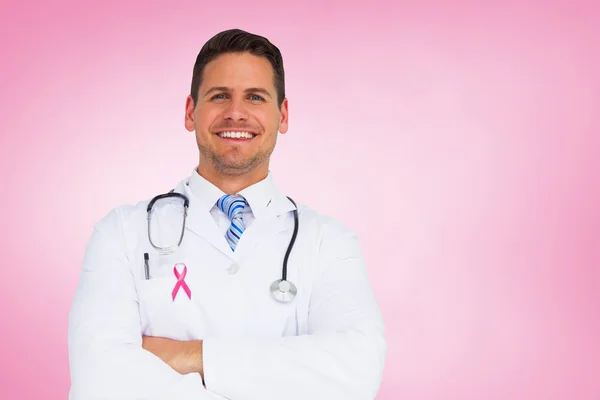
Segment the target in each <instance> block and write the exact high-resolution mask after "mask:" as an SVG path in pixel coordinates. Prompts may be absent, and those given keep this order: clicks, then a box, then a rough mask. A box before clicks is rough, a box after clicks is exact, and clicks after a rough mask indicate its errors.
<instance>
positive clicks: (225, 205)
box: [217, 194, 248, 251]
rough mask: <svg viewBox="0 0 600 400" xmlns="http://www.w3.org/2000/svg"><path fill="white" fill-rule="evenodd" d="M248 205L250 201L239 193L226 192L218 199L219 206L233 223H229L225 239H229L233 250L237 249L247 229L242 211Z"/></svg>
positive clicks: (228, 241)
mask: <svg viewBox="0 0 600 400" xmlns="http://www.w3.org/2000/svg"><path fill="white" fill-rule="evenodd" d="M247 205H248V202H247V201H246V199H245V198H244V197H243V196H241V195H239V194H237V195H230V194H226V195H225V196H223V197H221V198H220V199H219V200H217V207H219V208H220V209H221V211H223V212H224V213H225V214H227V216H228V217H229V219H230V220H231V225H229V229H228V230H227V233H226V234H225V239H227V243H229V247H231V250H233V251H235V247H236V246H237V244H238V242H239V240H240V238H241V237H242V233H244V229H246V227H245V226H244V221H242V211H244V207H246V206H247Z"/></svg>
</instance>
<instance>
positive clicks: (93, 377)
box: [69, 29, 386, 400]
mask: <svg viewBox="0 0 600 400" xmlns="http://www.w3.org/2000/svg"><path fill="white" fill-rule="evenodd" d="M284 81H285V80H284V69H283V61H282V57H281V54H280V52H279V50H278V48H277V47H276V46H274V45H273V44H272V43H271V42H270V41H269V40H267V39H266V38H264V37H262V36H258V35H254V34H251V33H248V32H244V31H241V30H237V29H233V30H228V31H224V32H221V33H219V34H217V35H215V36H214V37H213V38H211V39H210V40H209V41H208V42H207V43H206V44H205V45H204V46H203V47H202V49H201V51H200V53H199V55H198V57H197V60H196V64H195V66H194V70H193V77H192V85H191V91H190V95H189V96H188V98H187V100H186V104H185V127H186V128H187V130H189V131H190V132H195V135H196V141H197V145H198V149H199V153H200V154H199V161H198V163H197V165H196V166H195V167H194V168H193V169H192V172H191V174H190V176H188V177H186V178H185V179H183V180H181V181H180V182H179V183H177V184H176V185H175V188H174V189H173V192H174V193H171V194H165V195H161V196H159V197H157V198H155V199H147V200H143V201H140V202H139V203H138V204H135V205H122V206H119V207H116V208H115V209H113V210H112V211H111V212H110V213H108V215H107V216H106V217H105V218H103V219H102V220H101V221H99V222H98V223H97V224H96V225H95V227H94V228H95V229H94V231H93V234H92V237H91V238H90V240H89V243H88V246H87V248H86V252H85V257H84V260H83V267H82V272H81V277H80V282H79V285H78V288H77V292H76V295H75V298H74V300H73V305H72V310H71V314H70V317H69V359H70V369H71V379H72V385H71V391H70V399H71V400H88V399H178V400H179V399H195V400H207V399H230V400H245V399H260V400H271V399H273V400H274V399H280V398H285V399H286V400H305V399H310V398H317V399H328V400H331V399H340V400H342V399H343V400H353V399H356V400H363V399H364V400H366V399H374V398H375V396H376V394H377V392H378V390H379V386H380V383H381V378H382V374H383V366H384V359H385V353H386V342H385V339H384V325H383V321H382V317H381V314H380V311H379V308H378V305H377V302H376V299H375V296H374V294H373V292H372V289H371V286H370V284H369V281H368V277H367V269H366V266H365V262H364V258H363V256H362V253H361V250H360V247H359V244H358V238H357V235H356V233H355V232H354V231H353V230H351V229H349V228H347V227H346V226H344V225H343V224H342V223H341V222H339V221H337V220H335V219H333V218H331V217H328V216H325V215H322V214H319V213H318V212H316V211H315V210H313V209H311V208H310V207H308V206H306V205H304V204H300V203H296V202H295V201H293V200H292V199H291V198H289V197H287V196H286V195H285V194H283V193H282V192H281V191H280V190H279V189H278V188H277V186H276V185H275V183H274V178H273V175H272V173H271V171H270V168H269V160H270V156H271V154H272V153H273V151H274V149H275V145H276V142H277V137H278V135H279V134H284V133H286V132H287V131H288V100H287V98H286V95H285V83H284ZM165 199H170V200H169V201H168V202H167V203H166V204H165V203H162V202H163V200H165ZM178 201H180V203H177V202H178ZM184 201H185V202H187V204H186V206H187V208H186V206H184ZM339 201H342V200H339ZM182 217H183V218H182ZM157 220H158V221H159V222H156V221H157ZM182 223H183V225H182ZM169 232H175V233H176V234H177V235H176V236H174V238H175V242H174V243H171V244H174V246H169V247H170V248H171V249H174V251H165V250H164V248H163V249H161V248H160V247H161V246H157V245H156V243H155V241H157V242H160V243H163V242H164V241H165V240H166V241H167V242H168V241H169V240H167V239H165V237H171V236H169ZM179 233H181V234H182V235H183V236H181V237H179V238H180V240H179V242H178V241H177V237H178V235H179ZM151 237H152V238H154V240H155V241H152V240H151ZM163 244H164V243H163Z"/></svg>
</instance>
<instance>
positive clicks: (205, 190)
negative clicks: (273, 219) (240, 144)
mask: <svg viewBox="0 0 600 400" xmlns="http://www.w3.org/2000/svg"><path fill="white" fill-rule="evenodd" d="M189 189H190V190H191V192H192V193H193V194H194V197H195V198H196V199H197V200H198V206H199V207H200V208H201V209H202V210H203V211H206V212H210V210H211V209H212V208H213V207H214V206H215V204H216V203H217V200H219V199H220V198H221V197H222V196H224V195H225V193H224V192H223V191H222V190H221V189H219V188H218V187H217V186H215V185H214V184H213V183H212V182H210V181H208V180H207V179H205V178H204V177H203V176H201V175H200V174H198V171H197V169H196V168H195V169H194V170H193V171H192V174H191V176H190V177H189ZM237 194H240V195H242V196H244V198H245V199H246V200H247V201H248V204H249V205H250V209H251V210H252V214H253V215H254V218H255V219H258V218H263V217H264V216H265V215H269V214H270V215H274V216H279V215H282V214H284V213H286V212H288V211H291V210H293V209H295V207H294V206H293V204H291V203H290V202H289V200H288V199H287V198H286V196H285V195H283V193H282V192H281V191H279V189H278V188H277V186H275V183H274V182H273V174H272V173H271V171H269V172H268V174H267V176H266V178H265V179H263V180H261V181H259V182H257V183H255V184H253V185H250V186H248V187H246V188H244V189H242V190H241V191H240V192H239V193H237ZM286 203H288V204H286Z"/></svg>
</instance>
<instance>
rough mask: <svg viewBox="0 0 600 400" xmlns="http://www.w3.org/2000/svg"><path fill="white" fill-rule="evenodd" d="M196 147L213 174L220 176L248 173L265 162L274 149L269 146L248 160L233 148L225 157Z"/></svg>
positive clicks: (273, 146)
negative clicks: (212, 170)
mask: <svg viewBox="0 0 600 400" xmlns="http://www.w3.org/2000/svg"><path fill="white" fill-rule="evenodd" d="M198 147H199V150H200V155H201V156H202V157H203V158H204V160H205V161H206V162H207V163H208V164H210V165H211V167H212V168H213V169H214V171H215V172H217V173H218V174H220V175H229V176H240V175H244V174H247V173H249V172H250V171H252V170H254V169H256V168H258V167H259V166H260V165H262V164H263V163H264V162H267V161H268V160H269V159H270V157H271V154H272V153H273V150H274V149H275V144H273V145H271V146H270V147H269V148H268V149H264V150H259V151H258V152H257V153H256V154H254V155H253V156H251V157H249V158H246V157H244V156H242V155H241V154H240V153H239V150H238V149H237V148H234V149H233V150H232V151H230V152H229V153H228V154H226V155H221V154H218V153H217V152H216V151H215V150H214V149H213V148H211V147H210V146H206V145H200V144H199V145H198Z"/></svg>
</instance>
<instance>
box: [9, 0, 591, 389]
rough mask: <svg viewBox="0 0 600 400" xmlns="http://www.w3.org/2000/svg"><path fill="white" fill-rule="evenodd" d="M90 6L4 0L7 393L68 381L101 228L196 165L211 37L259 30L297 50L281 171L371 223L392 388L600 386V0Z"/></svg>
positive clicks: (304, 193) (365, 235) (326, 203)
mask: <svg viewBox="0 0 600 400" xmlns="http://www.w3.org/2000/svg"><path fill="white" fill-rule="evenodd" d="M81 3H83V2H76V1H57V2H52V3H50V2H32V1H8V2H7V1H3V3H2V7H1V10H0V54H2V64H1V65H2V66H1V67H0V68H1V74H0V88H1V89H0V110H1V111H0V112H1V114H2V117H1V118H0V132H1V133H2V136H1V137H2V139H1V145H0V165H1V166H2V168H1V172H0V173H1V177H2V200H1V208H2V216H3V218H2V223H1V230H2V232H1V233H2V235H1V236H2V242H3V244H2V250H3V258H2V260H3V269H4V273H3V278H2V279H0V304H2V309H3V311H2V318H1V319H0V320H1V321H2V340H1V341H0V354H2V364H1V365H2V366H1V371H0V384H1V385H0V398H2V399H34V398H36V399H37V398H39V399H51V400H52V399H66V398H67V392H68V389H69V384H70V381H69V369H68V359H67V317H68V311H69V308H70V305H71V299H72V296H73V294H74V290H75V287H76V284H77V280H78V276H79V271H80V266H81V264H80V263H81V260H82V256H83V252H84V248H85V244H86V242H87V240H88V238H89V236H90V234H91V230H92V225H93V224H94V222H96V221H97V220H98V219H100V218H101V217H103V216H104V215H105V214H106V213H107V212H108V211H109V210H110V209H111V208H112V207H114V206H116V205H118V204H122V203H130V202H136V201H138V200H140V199H143V198H147V197H150V196H152V195H153V194H155V193H156V192H159V191H165V190H169V189H170V188H171V187H172V185H174V184H175V183H176V182H177V181H178V180H179V179H181V178H183V177H184V176H186V175H187V174H188V173H189V172H190V171H191V168H193V166H194V165H195V163H196V161H197V149H196V145H195V141H194V138H193V135H192V134H190V133H188V132H187V131H185V129H184V127H183V114H184V101H185V97H186V95H187V94H188V90H189V83H190V79H191V71H192V66H193V63H194V60H195V57H196V54H197V52H198V51H199V49H200V47H201V45H202V44H203V43H204V41H205V40H207V39H208V38H209V37H210V36H212V35H213V34H214V33H216V32H217V31H219V30H222V29H227V28H231V27H240V28H243V29H247V30H250V31H253V32H256V33H260V34H263V35H265V36H267V37H269V38H270V39H272V40H273V41H274V42H275V43H276V44H277V45H278V46H279V47H280V49H281V50H282V52H283V56H284V62H285V67H286V77H287V93H288V97H289V98H290V113H291V116H290V131H289V133H288V134H286V135H285V136H281V137H280V140H279V143H278V148H277V150H276V152H275V154H274V156H273V161H272V170H273V172H274V177H275V179H276V182H277V183H278V184H279V185H280V186H281V187H282V188H283V190H284V191H285V192H286V193H287V194H289V195H290V196H293V197H295V198H297V199H298V200H299V201H302V202H305V203H307V204H309V205H311V206H313V207H315V208H316V209H318V210H320V211H322V212H324V213H327V214H330V215H333V216H335V217H339V218H340V219H342V220H343V221H344V222H345V223H347V224H348V225H349V226H351V227H353V228H355V229H356V230H358V232H359V234H360V235H361V238H362V245H363V249H364V253H365V256H366V258H367V261H368V266H369V272H370V277H371V279H372V283H373V286H374V289H375V290H376V293H377V296H378V299H379V301H380V304H381V308H382V311H383V314H384V318H385V321H386V325H387V330H388V331H387V332H388V333H387V338H388V343H389V351H388V357H387V361H386V370H385V376H384V379H383V383H382V386H381V390H380V394H379V396H378V399H386V400H387V399H391V400H394V399H419V400H421V399H423V400H425V399H427V400H430V399H431V400H433V399H436V400H437V399H490V400H495V399H514V400H520V399H547V400H554V399H581V400H583V399H586V400H587V399H590V400H591V399H600V345H599V341H600V340H599V338H600V272H599V264H600V211H599V205H600V177H599V170H600V122H599V117H600V111H599V110H600V77H599V73H598V71H600V57H599V54H600V17H599V15H600V7H598V5H597V4H596V5H594V4H593V2H591V1H590V2H587V3H584V2H569V1H561V2H558V1H553V2H549V3H548V4H544V3H546V2H541V1H540V2H537V3H539V4H536V2H521V1H501V2H495V4H491V3H490V4H485V5H483V4H480V3H483V2H475V1H472V2H466V1H462V2H452V4H451V3H450V2H437V3H434V2H422V3H421V4H420V5H415V4H414V3H416V2H392V1H389V2H388V1H368V2H357V3H355V4H351V3H350V2H349V1H325V2H322V1H318V2H317V1H308V2H304V4H303V5H297V4H292V3H291V2H288V3H286V2H282V1H280V2H275V1H272V2H267V1H263V2H256V1H253V2H240V1H233V2H214V3H207V2H200V1H195V2H192V1H189V2H179V3H177V4H175V3H173V4H171V5H166V4H167V2H164V1H144V2H122V1H119V2H116V1H114V2H113V1H111V2H94V3H92V2H88V3H89V4H86V5H83V4H81ZM294 3H296V2H294ZM298 3H299V2H298ZM569 3H571V4H569ZM381 195H387V196H390V197H391V198H393V200H394V202H393V203H392V204H393V206H394V209H393V210H389V209H387V210H381V209H375V208H373V205H374V204H375V202H374V199H375V197H376V196H381ZM334 196H342V197H343V200H341V202H340V203H339V204H336V203H335V202H334Z"/></svg>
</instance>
